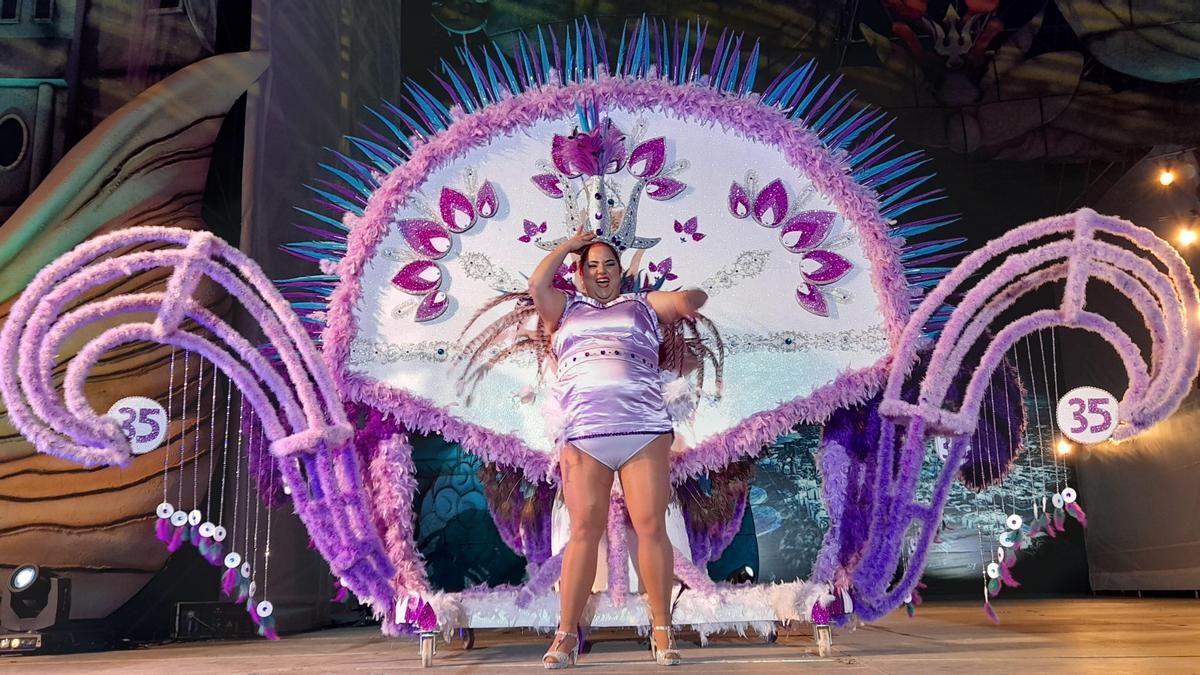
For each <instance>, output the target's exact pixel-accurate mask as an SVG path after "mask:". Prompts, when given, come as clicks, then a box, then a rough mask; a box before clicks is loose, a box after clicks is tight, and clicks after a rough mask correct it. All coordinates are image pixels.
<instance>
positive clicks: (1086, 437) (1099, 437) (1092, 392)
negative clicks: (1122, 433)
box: [1057, 387, 1117, 444]
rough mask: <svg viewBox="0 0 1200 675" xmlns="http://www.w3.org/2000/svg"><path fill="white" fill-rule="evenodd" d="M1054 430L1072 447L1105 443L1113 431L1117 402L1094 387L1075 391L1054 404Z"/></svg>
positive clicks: (1114, 428)
mask: <svg viewBox="0 0 1200 675" xmlns="http://www.w3.org/2000/svg"><path fill="white" fill-rule="evenodd" d="M1057 418H1058V429H1059V431H1061V432H1062V433H1063V435H1064V436H1066V437H1067V438H1069V439H1071V440H1072V441H1075V442H1076V443H1083V444H1089V443H1100V442H1101V441H1107V440H1108V438H1109V437H1110V436H1112V435H1113V431H1115V430H1116V428H1117V399H1116V398H1114V397H1113V395H1112V394H1110V393H1108V392H1107V391H1104V390H1103V389H1099V388H1097V387H1076V388H1075V389H1072V390H1071V391H1068V392H1067V393H1066V395H1065V396H1063V397H1062V398H1061V399H1059V401H1058V414H1057Z"/></svg>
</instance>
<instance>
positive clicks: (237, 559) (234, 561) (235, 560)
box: [225, 551, 242, 569]
mask: <svg viewBox="0 0 1200 675" xmlns="http://www.w3.org/2000/svg"><path fill="white" fill-rule="evenodd" d="M241 564H242V555H241V554H240V553H238V552H237V551H230V552H229V553H228V554H227V555H226V556H225V566H226V567H228V568H229V569H234V568H236V567H237V566H238V565H241Z"/></svg>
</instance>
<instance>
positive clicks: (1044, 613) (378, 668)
mask: <svg viewBox="0 0 1200 675" xmlns="http://www.w3.org/2000/svg"><path fill="white" fill-rule="evenodd" d="M995 607H996V612H997V614H999V616H1000V621H1001V624H1000V626H994V625H992V623H991V622H990V621H988V619H987V617H986V616H984V613H983V610H982V609H980V607H979V603H978V602H961V603H949V602H928V603H926V604H925V605H923V606H921V607H920V608H919V609H918V613H917V616H916V618H914V619H909V618H908V617H907V616H905V614H904V611H903V610H901V611H897V612H893V613H892V614H891V615H889V616H888V617H886V618H885V619H883V620H881V621H879V622H877V623H875V624H871V625H868V626H862V627H859V628H858V629H857V630H855V631H844V630H837V629H835V633H836V635H835V642H834V647H833V653H832V654H831V655H830V656H829V657H825V658H822V657H819V656H817V647H816V645H815V644H814V643H813V641H812V635H811V631H810V627H808V626H799V627H797V628H796V629H795V630H792V631H789V630H788V629H786V628H785V629H781V631H780V632H779V634H778V636H777V639H776V641H775V642H773V643H767V642H765V641H764V640H762V639H760V638H759V637H758V636H756V635H754V634H753V633H751V634H750V635H749V636H748V638H741V637H738V636H737V635H736V634H734V635H713V636H711V637H710V638H709V645H708V646H707V647H703V648H701V647H699V646H697V645H696V644H695V638H696V635H695V633H688V632H683V633H681V634H680V636H679V637H680V648H681V650H682V653H683V657H684V659H685V667H687V668H688V671H687V672H689V673H723V674H725V675H728V673H729V672H733V671H734V670H735V669H738V672H745V673H797V672H850V671H854V672H866V673H914V672H919V673H923V674H924V675H929V674H931V673H968V672H969V673H1006V674H1011V673H1013V672H1014V668H1016V669H1017V670H1021V671H1025V672H1042V673H1050V672H1060V673H1061V672H1158V673H1176V672H1178V673H1184V672H1189V673H1190V672H1198V671H1200V649H1198V648H1197V645H1200V601H1198V600H1193V599H1140V600H1139V599H1136V598H1079V599H1045V600H1017V599H1011V600H1008V601H997V602H996V604H995ZM591 641H592V645H591V649H590V651H589V653H587V654H584V655H582V657H581V658H580V662H579V667H583V668H587V669H588V670H587V672H593V673H600V672H610V673H630V672H644V673H651V672H659V667H658V666H655V665H654V664H653V662H651V660H650V656H649V652H648V651H647V649H646V646H645V644H644V641H641V640H640V639H639V638H638V636H637V635H636V633H635V632H634V631H632V630H612V629H604V630H600V631H596V632H594V633H593V634H592V636H591ZM416 642H417V638H416V637H415V636H412V637H402V638H387V637H384V636H382V635H380V633H379V629H378V628H377V627H368V628H343V629H336V630H323V631H316V632H312V633H306V634H302V635H292V636H285V637H284V638H283V639H282V640H280V641H279V642H267V641H265V640H261V639H260V640H247V641H228V642H215V641H214V642H201V643H190V644H173V645H161V646H154V647H150V648H148V649H138V650H132V651H119V652H104V653H95V654H73V655H60V656H22V657H10V658H5V659H4V663H3V665H5V666H10V667H12V668H14V669H15V670H14V672H17V671H19V672H21V673H23V674H24V673H30V674H37V673H84V672H86V673H89V675H99V674H103V673H130V672H138V673H168V672H174V673H189V674H194V673H212V674H214V675H215V674H218V673H219V674H222V675H224V674H226V673H241V672H257V673H276V672H277V673H282V672H288V673H296V672H299V673H332V672H338V673H347V672H362V673H379V672H404V671H410V670H412V671H416V670H417V669H419V668H421V663H420V661H419V659H417V658H416V651H417V650H416ZM547 644H548V640H547V638H546V637H545V636H544V635H539V634H536V633H534V632H531V631H520V630H511V629H496V630H479V631H477V633H476V636H475V643H474V645H473V646H472V648H471V649H464V645H463V644H462V643H461V642H459V641H457V640H455V641H452V642H450V643H447V642H441V641H439V644H438V654H437V664H436V666H437V667H438V668H439V669H440V670H441V671H442V672H454V673H479V672H497V673H499V672H540V671H541V666H540V659H541V656H542V653H543V652H544V651H545V649H546V646H547ZM672 672H674V671H672Z"/></svg>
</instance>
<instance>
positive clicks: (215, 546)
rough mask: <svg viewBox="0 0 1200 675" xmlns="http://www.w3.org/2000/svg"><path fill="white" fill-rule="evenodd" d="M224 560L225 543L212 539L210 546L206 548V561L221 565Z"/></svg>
mask: <svg viewBox="0 0 1200 675" xmlns="http://www.w3.org/2000/svg"><path fill="white" fill-rule="evenodd" d="M224 560H225V545H224V544H222V543H221V542H219V541H217V540H216V539H213V542H212V546H210V547H209V549H208V562H210V563H212V564H213V565H214V566H217V565H221V564H222V562H223V561H224Z"/></svg>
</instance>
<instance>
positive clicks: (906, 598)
mask: <svg viewBox="0 0 1200 675" xmlns="http://www.w3.org/2000/svg"><path fill="white" fill-rule="evenodd" d="M910 602H912V593H909V594H908V595H906V596H904V604H906V605H907V604H908V603H910Z"/></svg>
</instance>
